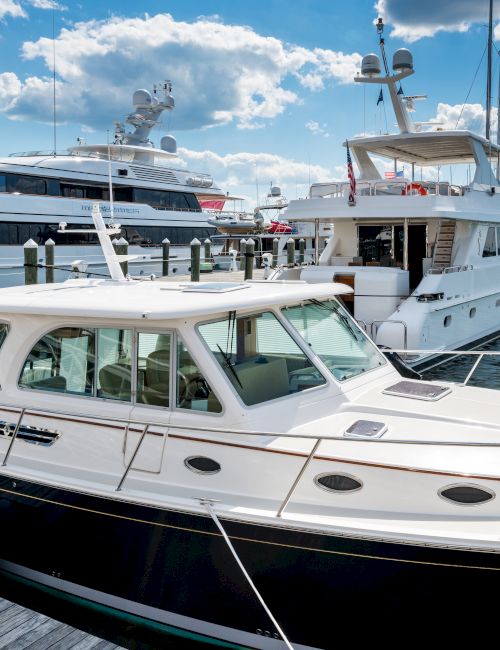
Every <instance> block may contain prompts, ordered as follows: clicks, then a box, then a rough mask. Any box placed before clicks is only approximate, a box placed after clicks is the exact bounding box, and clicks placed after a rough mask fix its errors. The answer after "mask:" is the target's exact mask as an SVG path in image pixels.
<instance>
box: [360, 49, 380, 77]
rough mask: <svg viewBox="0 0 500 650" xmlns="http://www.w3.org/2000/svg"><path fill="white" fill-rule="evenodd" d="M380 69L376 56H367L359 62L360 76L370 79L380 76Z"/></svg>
mask: <svg viewBox="0 0 500 650" xmlns="http://www.w3.org/2000/svg"><path fill="white" fill-rule="evenodd" d="M381 70H382V68H381V67H380V59H379V58H378V56H377V55H376V54H367V55H366V56H364V57H363V60H362V61H361V74H362V75H366V76H367V77H371V76H372V75H376V74H380V71H381Z"/></svg>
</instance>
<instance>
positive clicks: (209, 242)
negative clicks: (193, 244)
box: [204, 237, 212, 244]
mask: <svg viewBox="0 0 500 650" xmlns="http://www.w3.org/2000/svg"><path fill="white" fill-rule="evenodd" d="M204 243H205V244H211V243H212V242H211V241H210V239H209V238H208V237H207V238H206V239H205V241H204Z"/></svg>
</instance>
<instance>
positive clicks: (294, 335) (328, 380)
mask: <svg viewBox="0 0 500 650" xmlns="http://www.w3.org/2000/svg"><path fill="white" fill-rule="evenodd" d="M266 311H268V312H271V313H272V314H273V315H274V316H275V317H276V319H277V321H278V322H279V323H280V325H281V326H282V327H283V328H284V329H285V331H286V332H287V334H288V335H289V336H290V337H291V339H292V340H293V342H294V343H295V344H296V345H297V346H298V347H299V348H300V350H301V351H302V353H303V354H304V355H305V356H306V357H307V358H308V359H309V361H310V362H311V364H312V365H313V366H314V368H315V369H316V370H317V371H318V372H319V373H320V375H321V377H323V379H324V380H325V381H324V383H323V384H320V385H319V386H311V388H306V389H305V390H302V391H298V392H297V393H289V394H288V395H282V396H281V397H274V398H273V399H270V400H266V401H265V402H258V403H257V404H246V403H245V402H244V401H243V400H242V398H241V396H240V394H239V393H238V391H237V390H236V388H235V387H234V386H233V384H232V383H231V382H230V381H229V377H228V375H227V374H226V373H225V372H224V369H223V368H222V366H221V365H220V364H219V362H218V361H217V359H216V358H215V356H214V354H213V352H212V350H211V349H210V348H209V346H208V343H207V342H206V340H205V338H204V337H203V335H202V333H201V332H200V327H202V326H203V325H210V324H211V323H219V322H220V321H221V320H227V312H225V313H224V317H223V318H220V317H219V318H211V319H210V320H207V321H200V322H198V323H196V325H195V330H196V333H197V335H198V337H199V339H200V340H201V342H202V345H203V346H204V348H205V349H206V351H207V352H208V354H209V355H210V358H211V359H212V361H213V363H214V364H215V366H216V368H217V370H218V372H219V376H222V377H223V379H224V381H225V382H226V385H227V386H228V387H229V389H230V390H231V392H232V394H233V395H234V396H235V397H236V399H237V401H238V404H239V405H240V406H243V407H244V408H245V409H255V408H260V407H262V406H267V405H268V404H277V403H279V402H282V401H283V400H287V399H290V398H294V397H297V396H299V395H303V394H304V393H307V394H309V392H312V391H317V390H325V389H326V388H329V387H330V386H331V385H332V384H333V385H335V386H339V384H338V383H337V381H336V380H335V378H334V377H333V375H331V373H330V372H328V373H327V374H325V372H324V371H323V365H324V364H323V363H322V362H321V359H319V357H318V356H317V355H316V354H314V353H313V352H312V350H311V348H309V346H304V345H303V344H304V343H305V341H304V339H302V337H301V336H300V334H299V333H298V332H297V331H296V330H295V328H294V327H292V326H291V323H289V322H287V320H286V319H285V318H284V317H283V316H282V314H281V308H274V307H263V308H262V309H255V310H252V311H249V312H247V311H245V312H241V313H238V311H236V318H245V317H247V316H253V315H255V314H263V313H264V312H266ZM318 362H320V363H321V366H320V365H318ZM217 399H219V397H218V395H217ZM219 401H220V400H219ZM221 404H222V402H221ZM223 409H224V406H223ZM200 412H201V411H200Z"/></svg>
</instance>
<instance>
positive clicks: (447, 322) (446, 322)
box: [443, 314, 451, 327]
mask: <svg viewBox="0 0 500 650" xmlns="http://www.w3.org/2000/svg"><path fill="white" fill-rule="evenodd" d="M443 325H444V326H445V327H449V326H450V325H451V315H450V314H448V316H445V317H444V321H443Z"/></svg>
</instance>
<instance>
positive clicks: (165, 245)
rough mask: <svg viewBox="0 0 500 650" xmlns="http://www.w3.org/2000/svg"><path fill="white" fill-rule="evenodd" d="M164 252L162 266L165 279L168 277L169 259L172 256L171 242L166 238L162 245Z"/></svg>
mask: <svg viewBox="0 0 500 650" xmlns="http://www.w3.org/2000/svg"><path fill="white" fill-rule="evenodd" d="M161 250H162V264H161V274H162V276H163V277H164V278H166V277H167V275H168V258H169V256H170V240H169V239H167V238H166V237H165V239H164V240H163V241H162V243H161Z"/></svg>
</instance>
